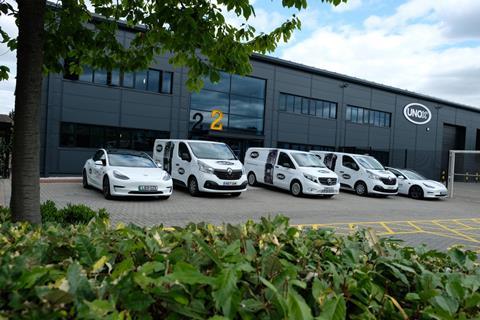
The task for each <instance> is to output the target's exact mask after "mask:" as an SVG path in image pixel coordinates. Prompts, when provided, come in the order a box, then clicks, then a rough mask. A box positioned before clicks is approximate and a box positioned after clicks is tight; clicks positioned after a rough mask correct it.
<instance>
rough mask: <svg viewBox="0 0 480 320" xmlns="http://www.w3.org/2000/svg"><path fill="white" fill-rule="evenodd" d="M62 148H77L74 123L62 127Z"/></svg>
mask: <svg viewBox="0 0 480 320" xmlns="http://www.w3.org/2000/svg"><path fill="white" fill-rule="evenodd" d="M60 146H61V147H75V125H74V124H73V123H63V122H62V124H61V127H60Z"/></svg>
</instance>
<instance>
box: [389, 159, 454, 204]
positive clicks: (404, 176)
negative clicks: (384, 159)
mask: <svg viewBox="0 0 480 320" xmlns="http://www.w3.org/2000/svg"><path fill="white" fill-rule="evenodd" d="M386 169H387V170H389V171H391V172H392V173H393V174H394V175H396V176H397V179H398V193H400V194H405V195H408V196H409V197H411V198H413V199H423V198H430V199H433V198H445V197H446V196H447V194H448V190H447V187H445V185H443V184H442V183H440V182H437V181H434V180H429V179H427V178H425V177H423V176H422V175H420V174H419V173H417V172H415V171H413V170H408V169H397V168H389V167H387V168H386Z"/></svg>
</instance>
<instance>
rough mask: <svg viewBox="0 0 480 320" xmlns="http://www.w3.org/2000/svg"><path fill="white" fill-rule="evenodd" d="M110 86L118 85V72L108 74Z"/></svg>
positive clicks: (116, 70) (113, 71)
mask: <svg viewBox="0 0 480 320" xmlns="http://www.w3.org/2000/svg"><path fill="white" fill-rule="evenodd" d="M110 84H111V85H112V86H119V85H120V70H118V69H115V70H112V72H110Z"/></svg>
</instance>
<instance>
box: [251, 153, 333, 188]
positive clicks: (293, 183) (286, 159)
mask: <svg viewBox="0 0 480 320" xmlns="http://www.w3.org/2000/svg"><path fill="white" fill-rule="evenodd" d="M245 172H247V177H248V183H249V184H250V185H255V184H257V183H263V184H269V185H273V186H275V187H278V188H281V189H286V190H290V192H291V193H292V194H293V195H294V196H300V195H302V194H310V195H323V196H325V197H332V196H334V195H336V194H338V193H339V190H340V184H339V183H338V177H337V175H336V174H335V173H334V172H332V171H331V170H329V169H328V168H327V167H326V166H325V165H324V164H323V163H322V161H320V160H319V159H318V158H317V157H316V156H314V155H313V154H311V153H309V152H303V151H295V150H287V149H272V148H249V149H248V150H247V153H246V154H245Z"/></svg>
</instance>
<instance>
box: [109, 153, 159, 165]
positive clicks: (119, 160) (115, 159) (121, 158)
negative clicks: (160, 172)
mask: <svg viewBox="0 0 480 320" xmlns="http://www.w3.org/2000/svg"><path fill="white" fill-rule="evenodd" d="M108 163H109V164H110V166H112V167H133V168H156V167H157V166H156V165H155V163H154V162H153V161H152V160H151V159H150V157H148V156H147V155H146V154H145V155H132V154H119V153H109V154H108Z"/></svg>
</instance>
